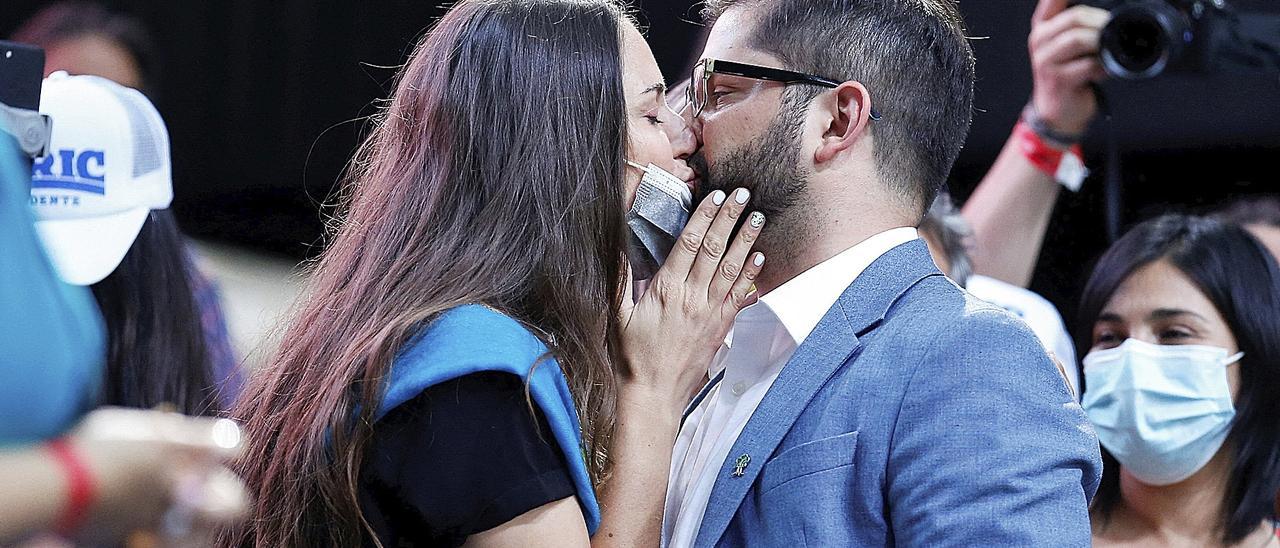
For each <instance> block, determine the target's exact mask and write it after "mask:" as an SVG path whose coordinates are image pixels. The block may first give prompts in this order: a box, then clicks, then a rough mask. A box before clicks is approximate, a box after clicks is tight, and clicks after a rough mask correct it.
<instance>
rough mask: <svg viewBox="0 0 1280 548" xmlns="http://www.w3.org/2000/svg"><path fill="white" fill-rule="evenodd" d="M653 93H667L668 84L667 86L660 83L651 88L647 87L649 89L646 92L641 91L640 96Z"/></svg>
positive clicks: (645, 89)
mask: <svg viewBox="0 0 1280 548" xmlns="http://www.w3.org/2000/svg"><path fill="white" fill-rule="evenodd" d="M651 91H657V92H659V93H662V92H665V91H667V84H665V83H663V82H658V83H656V84H653V85H651V86H649V87H647V88H644V90H643V91H641V92H640V93H639V94H638V95H644V94H646V93H649V92H651Z"/></svg>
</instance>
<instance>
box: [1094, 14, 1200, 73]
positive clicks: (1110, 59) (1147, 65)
mask: <svg viewBox="0 0 1280 548" xmlns="http://www.w3.org/2000/svg"><path fill="white" fill-rule="evenodd" d="M1190 26H1191V25H1190V22H1189V21H1188V20H1187V18H1186V16H1185V15H1184V14H1183V13H1182V12H1180V11H1178V10H1177V8H1174V7H1173V6H1170V5H1169V4H1167V3H1165V2H1162V1H1158V0H1157V1H1144V2H1132V3H1128V4H1125V5H1123V6H1121V7H1119V8H1117V9H1116V10H1115V11H1113V12H1112V14H1111V22H1110V23H1107V26H1106V27H1105V28H1104V29H1102V63H1103V66H1104V67H1105V68H1106V69H1107V72H1108V73H1109V74H1111V75H1112V76H1117V77H1120V78H1128V79H1139V78H1151V77H1154V76H1156V75H1158V74H1160V73H1161V72H1163V71H1164V69H1165V67H1167V66H1168V65H1169V64H1170V63H1172V62H1173V61H1175V60H1176V58H1177V56H1178V54H1179V53H1181V51H1182V42H1183V36H1184V35H1186V34H1187V33H1189V32H1190Z"/></svg>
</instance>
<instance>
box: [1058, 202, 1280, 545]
mask: <svg viewBox="0 0 1280 548" xmlns="http://www.w3.org/2000/svg"><path fill="white" fill-rule="evenodd" d="M1080 320H1081V321H1080V324H1079V327H1080V329H1079V331H1078V333H1077V337H1078V339H1079V340H1078V346H1079V348H1080V349H1081V350H1082V352H1081V353H1082V354H1085V353H1087V355H1085V358H1084V377H1085V382H1084V386H1085V388H1084V395H1083V405H1084V408H1085V411H1086V412H1087V413H1088V415H1089V418H1090V420H1092V421H1093V423H1094V427H1095V428H1096V430H1097V433H1098V439H1099V440H1100V441H1101V442H1102V446H1103V449H1104V451H1103V457H1104V459H1105V464H1106V467H1105V470H1106V471H1105V473H1104V475H1103V479H1102V484H1101V486H1099V488H1098V494H1097V496H1096V497H1095V499H1094V504H1093V509H1092V513H1093V525H1094V527H1093V529H1094V543H1095V545H1097V546H1111V545H1125V546H1213V545H1221V546H1236V545H1239V546H1251V547H1252V546H1280V537H1278V536H1277V532H1276V517H1277V516H1276V510H1275V506H1274V504H1275V500H1276V493H1277V490H1280V267H1278V266H1277V264H1276V261H1275V259H1273V258H1272V257H1271V256H1270V255H1269V254H1268V253H1267V251H1266V250H1265V249H1264V248H1263V247H1262V246H1261V245H1260V244H1258V242H1257V241H1256V240H1254V239H1253V238H1252V237H1251V236H1249V235H1248V233H1246V232H1245V231H1244V230H1242V229H1240V228H1237V227H1234V226H1230V225H1225V224H1222V223H1219V222H1217V221H1213V220H1209V219H1203V218H1198V217H1189V216H1183V215H1168V216H1164V217H1160V218H1158V219H1154V220H1151V221H1147V222H1145V223H1143V224H1141V225H1138V226H1137V227H1135V228H1134V229H1133V230H1132V231H1130V232H1129V233H1128V234H1126V235H1125V236H1124V237H1123V238H1121V239H1120V240H1119V241H1117V242H1116V243H1115V245H1113V246H1112V247H1111V249H1109V250H1108V251H1107V252H1106V254H1105V255H1103V257H1102V259H1101V260H1100V261H1099V262H1098V265H1097V267H1096V268H1095V270H1094V272H1093V276H1092V277H1091V278H1090V279H1089V283H1088V284H1087V285H1086V286H1085V290H1084V295H1083V297H1082V300H1081V306H1080Z"/></svg>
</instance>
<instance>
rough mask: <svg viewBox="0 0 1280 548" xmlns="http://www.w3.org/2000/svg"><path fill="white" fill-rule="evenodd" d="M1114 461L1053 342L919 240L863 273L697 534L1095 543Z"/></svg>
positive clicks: (766, 408) (723, 483)
mask: <svg viewBox="0 0 1280 548" xmlns="http://www.w3.org/2000/svg"><path fill="white" fill-rule="evenodd" d="M704 394H705V391H704ZM700 398H701V396H699V399H700ZM696 403H697V400H695V405H696ZM744 455H745V456H746V457H743V456H744ZM742 460H746V461H748V463H747V465H746V466H745V467H743V468H742V469H741V470H740V472H741V473H740V474H738V473H736V472H738V471H737V470H735V468H736V466H735V465H736V464H737V463H738V462H740V461H742ZM1101 473H1102V460H1101V457H1100V454H1099V449H1098V440H1097V437H1096V436H1095V435H1094V432H1093V430H1092V428H1091V427H1090V425H1089V423H1088V420H1087V419H1086V418H1085V415H1084V412H1083V411H1082V410H1081V408H1080V406H1079V405H1078V404H1076V403H1075V401H1074V399H1073V398H1072V397H1071V395H1070V394H1069V393H1068V392H1067V390H1066V388H1065V386H1064V384H1063V381H1062V378H1061V377H1060V376H1059V374H1058V372H1057V369H1056V368H1055V366H1054V365H1053V363H1052V362H1051V361H1050V360H1049V358H1048V356H1047V355H1046V353H1045V351H1044V348H1043V346H1041V345H1040V343H1039V341H1038V340H1036V338H1035V336H1034V335H1032V333H1031V331H1030V330H1029V329H1028V328H1027V327H1026V326H1025V325H1023V324H1022V323H1021V322H1020V321H1018V320H1016V319H1014V318H1013V317H1012V316H1010V315H1009V314H1008V313H1006V312H1004V311H1003V310H1001V309H999V308H997V307H995V306H992V305H989V304H986V303H984V302H982V301H979V300H977V299H975V298H974V297H972V296H970V295H968V294H967V293H965V292H964V291H963V290H961V289H960V288H959V287H957V286H956V285H955V284H953V283H952V282H951V281H950V280H948V279H947V278H945V277H944V276H943V275H942V274H941V273H940V272H938V270H937V268H936V267H934V265H933V261H932V259H930V257H929V252H928V249H927V248H926V247H925V245H924V243H922V242H921V241H919V240H915V241H912V242H908V243H905V244H902V245H900V246H898V247H896V248H894V249H892V250H890V251H889V252H888V253H886V254H885V255H883V256H882V257H880V258H879V259H878V260H876V261H875V262H874V263H873V264H872V265H871V266H870V267H868V268H867V269H866V270H865V271H864V272H863V273H862V274H861V275H860V276H858V278H857V279H856V280H855V281H854V282H853V284H852V285H851V286H849V288H847V289H846V290H845V292H844V294H843V295H841V296H840V298H839V299H838V300H837V301H836V303H835V305H833V306H832V307H831V309H830V310H828V311H827V314H826V315H825V316H824V317H823V318H822V321H821V322H820V323H819V324H818V326H817V328H816V329H815V330H814V331H813V333H811V334H810V335H809V337H808V338H807V339H805V341H804V343H803V344H801V345H800V347H799V348H798V349H797V350H796V352H795V354H794V355H793V356H792V358H791V361H789V362H788V363H787V365H786V366H785V367H783V369H782V373H781V374H780V375H779V377H778V379H777V381H776V382H775V383H774V384H773V386H772V387H771V388H770V389H769V391H768V393H767V394H766V395H765V397H764V401H762V402H761V403H760V406H759V407H758V408H757V409H756V411H755V413H754V414H753V415H752V417H751V419H750V421H749V422H748V423H747V425H746V427H745V429H744V430H743V431H742V434H741V435H740V436H739V438H738V440H737V442H736V443H735V444H734V446H733V449H732V450H731V451H730V453H729V456H728V458H727V459H726V460H725V462H724V464H723V465H722V466H721V468H720V470H719V471H718V472H717V474H718V476H717V479H716V483H715V486H714V487H713V489H712V492H711V498H710V501H709V503H708V505H707V510H706V513H705V515H704V518H703V522H702V526H701V530H700V531H699V533H698V537H697V540H696V541H695V546H698V547H708V546H748V545H750V546H1088V545H1089V542H1090V541H1089V517H1088V505H1089V501H1090V500H1091V499H1092V498H1093V494H1094V492H1095V491H1096V490H1097V487H1098V481H1099V479H1100V478H1101Z"/></svg>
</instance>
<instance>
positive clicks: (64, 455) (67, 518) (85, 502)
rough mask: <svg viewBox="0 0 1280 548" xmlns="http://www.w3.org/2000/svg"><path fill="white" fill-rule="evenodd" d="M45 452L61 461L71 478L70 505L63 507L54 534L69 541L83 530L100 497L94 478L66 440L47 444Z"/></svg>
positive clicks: (69, 486)
mask: <svg viewBox="0 0 1280 548" xmlns="http://www.w3.org/2000/svg"><path fill="white" fill-rule="evenodd" d="M45 448H46V449H47V450H48V451H49V453H50V454H52V455H53V457H54V458H55V459H56V460H57V461H58V464H59V465H60V466H61V468H62V471H63V473H64V474H65V475H66V478H67V503H66V505H65V506H63V509H62V514H61V515H60V516H59V517H58V521H57V522H56V524H55V527H54V530H55V531H56V532H57V533H59V534H61V535H63V536H68V537H69V536H71V535H72V534H74V533H75V532H76V531H77V530H78V529H80V526H81V525H83V524H84V520H85V518H87V517H88V516H89V507H90V506H91V505H92V504H93V500H94V498H95V497H96V495H97V493H96V492H95V491H96V490H97V489H96V486H95V485H94V481H93V474H91V473H90V472H89V468H88V467H87V466H85V464H84V461H83V460H81V459H80V455H79V454H78V452H77V451H76V450H75V449H74V448H73V447H72V446H71V444H70V443H69V442H67V440H66V439H65V438H58V439H55V440H51V441H49V442H48V443H46V444H45Z"/></svg>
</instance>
